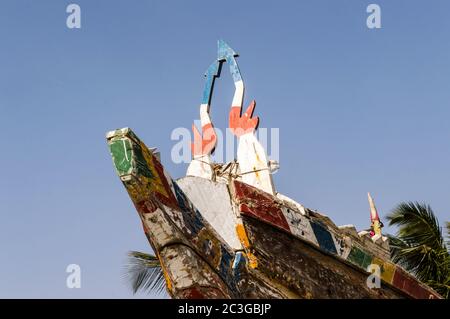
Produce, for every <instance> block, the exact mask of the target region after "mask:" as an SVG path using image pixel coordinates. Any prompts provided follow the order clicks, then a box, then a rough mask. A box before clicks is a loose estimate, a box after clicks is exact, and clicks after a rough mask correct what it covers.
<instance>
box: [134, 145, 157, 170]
mask: <svg viewBox="0 0 450 319" xmlns="http://www.w3.org/2000/svg"><path fill="white" fill-rule="evenodd" d="M143 152H149V151H148V149H146V150H143V149H142V147H141V145H139V144H133V155H134V156H133V159H134V161H135V164H136V175H142V176H145V177H148V178H153V174H152V171H151V170H150V167H149V165H151V164H150V163H147V160H146V157H145V156H144V153H143ZM147 158H148V159H149V160H150V158H153V156H152V155H150V154H147Z"/></svg>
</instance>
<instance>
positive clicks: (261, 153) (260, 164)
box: [237, 132, 275, 195]
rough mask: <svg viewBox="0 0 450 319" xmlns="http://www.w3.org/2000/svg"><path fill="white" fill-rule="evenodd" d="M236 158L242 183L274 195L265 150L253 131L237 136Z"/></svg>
mask: <svg viewBox="0 0 450 319" xmlns="http://www.w3.org/2000/svg"><path fill="white" fill-rule="evenodd" d="M237 160H238V163H239V168H240V171H241V178H242V181H243V182H244V183H246V184H249V185H252V186H254V187H256V188H259V189H261V190H263V191H265V192H267V193H269V194H272V195H275V189H274V186H273V181H272V174H271V173H270V169H269V163H268V160H267V155H266V152H265V150H264V148H263V147H262V145H261V143H259V141H258V139H257V138H256V136H255V134H254V133H253V132H250V133H247V134H244V135H242V136H241V137H240V138H239V145H238V151H237Z"/></svg>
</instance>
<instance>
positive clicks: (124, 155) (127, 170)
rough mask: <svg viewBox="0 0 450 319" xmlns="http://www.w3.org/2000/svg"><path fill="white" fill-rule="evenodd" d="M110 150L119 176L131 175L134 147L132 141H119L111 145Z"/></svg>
mask: <svg viewBox="0 0 450 319" xmlns="http://www.w3.org/2000/svg"><path fill="white" fill-rule="evenodd" d="M109 149H110V152H111V155H112V158H113V162H114V166H115V167H116V170H117V173H118V174H119V176H123V175H127V174H131V171H132V168H133V166H132V162H131V159H132V153H133V152H132V146H131V143H130V140H128V139H119V140H115V141H112V142H111V143H110V144H109Z"/></svg>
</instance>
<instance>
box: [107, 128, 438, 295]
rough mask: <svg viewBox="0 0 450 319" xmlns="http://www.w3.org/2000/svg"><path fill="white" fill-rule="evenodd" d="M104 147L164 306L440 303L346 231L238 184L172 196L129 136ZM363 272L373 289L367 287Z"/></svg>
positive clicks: (381, 250)
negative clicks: (160, 285)
mask: <svg viewBox="0 0 450 319" xmlns="http://www.w3.org/2000/svg"><path fill="white" fill-rule="evenodd" d="M107 140H108V145H109V148H110V151H111V155H112V157H113V163H114V165H115V167H116V171H117V173H118V175H119V177H120V179H121V181H122V183H123V185H124V186H125V188H126V189H127V191H128V194H129V196H130V198H131V200H132V201H133V203H134V205H135V207H136V210H137V211H138V215H139V217H140V218H141V221H142V224H143V228H144V232H145V234H146V236H147V238H148V240H149V242H150V244H151V246H152V248H153V250H154V251H155V253H156V254H157V256H158V257H159V259H160V262H161V266H162V269H163V271H164V275H165V278H166V283H167V289H168V292H169V294H170V295H171V296H172V297H173V298H188V299H199V298H441V297H440V296H439V295H438V294H437V293H435V292H434V291H433V290H432V289H430V288H429V287H427V286H425V285H423V284H421V283H419V282H418V281H417V280H415V279H414V278H413V277H412V276H411V275H409V274H407V273H406V272H405V271H404V270H402V269H401V268H400V267H399V266H397V265H394V264H393V263H391V262H390V261H389V259H388V258H387V257H386V254H387V253H388V252H386V245H385V243H384V242H382V241H380V242H373V241H372V240H371V239H370V238H368V237H367V236H366V235H365V234H361V235H359V234H358V233H357V232H356V230H354V228H353V227H351V226H346V227H341V228H339V227H337V226H336V225H334V224H333V223H332V221H331V220H330V219H329V218H328V217H326V216H324V215H321V214H319V213H317V212H313V211H310V210H308V209H306V208H303V207H302V206H301V205H300V204H298V203H294V204H293V203H292V202H291V201H289V200H287V198H286V197H284V196H279V197H277V196H274V195H272V194H269V193H266V192H264V191H262V190H260V189H257V188H255V187H252V186H250V185H248V184H245V183H242V182H239V181H237V180H230V181H229V183H225V184H219V183H216V182H212V181H207V180H204V179H202V178H201V177H189V178H186V179H182V180H180V181H179V184H180V185H182V187H180V185H178V183H177V182H176V181H174V180H172V178H171V177H170V176H169V174H168V173H167V172H166V171H165V170H164V168H163V166H162V165H161V163H160V162H159V159H158V157H157V156H156V154H154V153H153V151H152V150H150V149H149V148H148V147H147V146H145V144H144V143H143V142H141V141H140V140H139V138H138V137H137V136H136V135H135V134H134V133H133V132H132V131H131V130H130V129H121V130H116V131H113V132H110V133H108V135H107ZM208 189H210V190H214V192H215V194H214V196H208V194H203V192H207V191H208ZM211 198H215V199H214V200H212V201H211V200H210V199H211ZM222 215H223V216H222ZM233 232H234V233H233ZM371 263H374V264H378V265H380V266H381V268H382V273H381V277H382V280H383V281H382V287H381V288H380V289H374V290H371V289H369V288H367V286H366V279H367V276H368V275H369V274H368V273H367V271H366V267H367V265H368V264H371Z"/></svg>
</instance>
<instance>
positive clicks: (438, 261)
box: [387, 202, 450, 296]
mask: <svg viewBox="0 0 450 319" xmlns="http://www.w3.org/2000/svg"><path fill="white" fill-rule="evenodd" d="M387 219H388V221H389V225H391V226H392V225H394V226H397V227H398V232H397V235H396V236H389V238H390V246H391V257H392V261H393V262H395V263H398V264H399V265H401V266H402V267H403V268H405V269H406V270H407V271H409V272H410V273H412V274H413V275H415V276H416V277H417V279H419V280H421V281H422V282H424V283H426V284H428V285H429V286H430V287H432V288H434V289H435V290H437V291H438V292H439V293H440V294H442V295H443V296H448V295H449V292H450V286H449V281H450V254H449V251H448V249H447V247H446V242H445V240H444V236H443V235H442V230H441V227H440V226H439V222H438V220H437V218H436V216H435V214H434V212H433V210H432V209H431V207H430V206H429V205H426V204H420V203H417V202H407V203H400V204H399V205H398V206H397V207H396V208H395V209H394V210H393V211H392V212H391V213H390V214H389V215H388V216H387ZM446 226H447V228H448V227H449V225H448V223H447V225H446Z"/></svg>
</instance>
